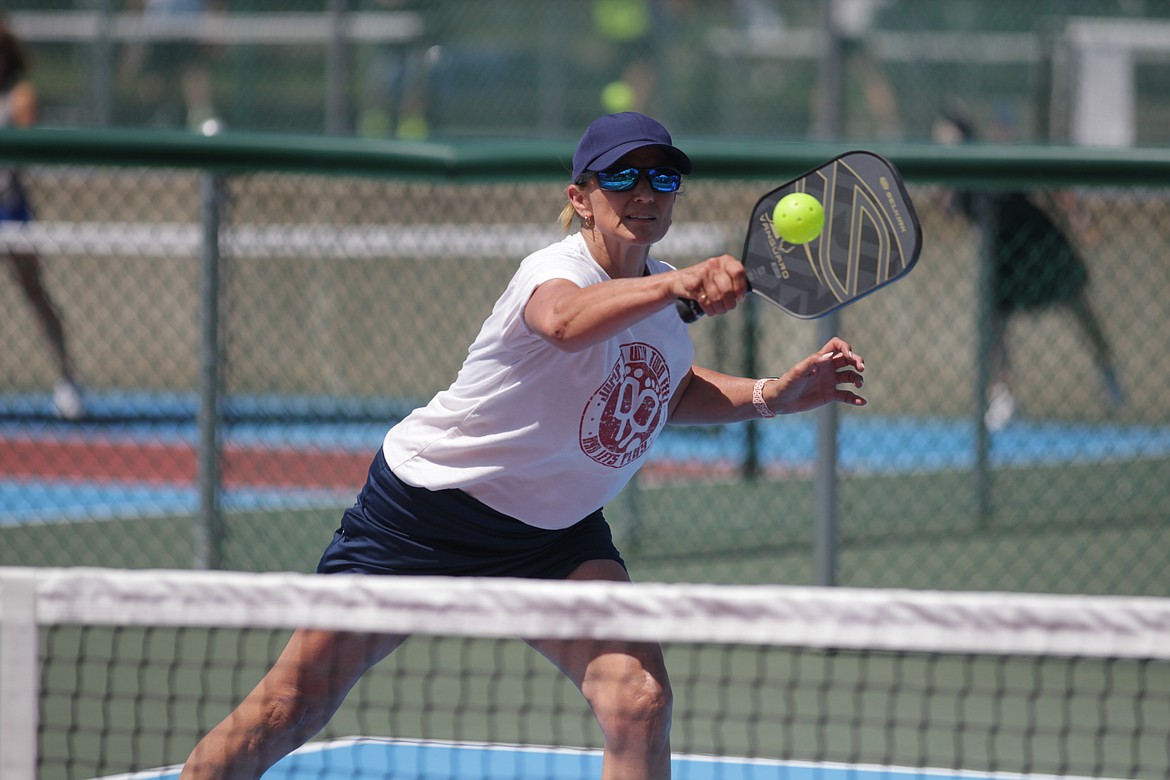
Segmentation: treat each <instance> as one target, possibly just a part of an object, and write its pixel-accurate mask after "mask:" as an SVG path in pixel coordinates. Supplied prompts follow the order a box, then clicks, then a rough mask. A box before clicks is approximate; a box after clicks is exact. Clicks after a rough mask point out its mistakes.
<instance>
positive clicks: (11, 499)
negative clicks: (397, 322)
mask: <svg viewBox="0 0 1170 780" xmlns="http://www.w3.org/2000/svg"><path fill="white" fill-rule="evenodd" d="M87 404H88V408H89V412H90V416H89V417H88V418H87V419H86V420H83V421H78V422H64V421H60V420H57V419H55V417H54V415H53V414H52V409H51V403H50V401H49V399H48V398H47V397H45V396H43V395H41V396H38V395H23V396H6V397H0V448H2V447H3V446H4V443H5V442H6V441H22V442H25V443H27V442H30V441H31V442H34V443H35V442H46V443H49V442H51V443H56V444H62V443H64V444H65V445H79V446H82V447H84V446H87V444H88V445H92V446H94V447H101V446H108V445H111V444H114V445H125V446H130V447H133V446H135V445H136V444H143V443H149V444H151V445H160V444H161V445H162V446H171V447H174V448H177V449H184V448H185V449H186V450H188V451H189V450H192V449H193V448H194V447H195V445H196V442H197V441H198V429H197V427H196V423H195V413H196V399H195V397H194V396H191V395H188V394H169V395H168V394H147V393H109V394H104V395H102V394H91V395H90V396H88V397H87ZM409 409H410V404H409V403H407V402H404V401H401V400H397V401H395V400H393V399H380V400H347V399H337V398H299V397H298V398H289V397H279V398H261V397H257V398H238V397H233V398H231V399H230V400H229V401H227V402H225V410H224V428H223V435H222V440H223V442H224V445H225V446H226V447H233V446H234V447H237V448H252V449H253V450H256V449H261V450H264V451H266V452H272V453H277V454H279V453H285V454H286V455H287V456H288V457H291V458H293V459H294V460H295V459H296V458H297V455H298V453H304V452H326V453H334V454H339V455H341V456H343V457H350V458H356V459H357V460H358V461H360V463H359V465H358V466H357V467H356V468H355V469H353V477H352V478H349V477H347V478H346V479H345V480H343V481H340V482H338V483H337V484H330V485H318V486H315V487H305V486H303V485H283V486H279V487H277V486H273V485H264V484H233V485H229V486H228V487H227V489H226V490H225V492H224V494H223V506H224V508H225V509H227V510H229V511H232V510H279V509H282V508H287V507H300V508H304V507H312V506H317V507H336V506H339V505H342V504H345V503H348V502H349V501H351V500H352V499H353V496H354V495H355V494H356V492H357V490H358V489H359V488H360V484H359V483H360V478H361V477H362V476H364V466H363V465H362V464H363V463H366V462H368V458H369V457H371V456H372V454H373V452H374V451H375V449H376V448H377V447H378V446H379V445H380V444H381V441H382V437H383V436H384V435H385V432H386V430H387V428H388V427H389V426H390V425H393V424H394V423H395V422H396V421H397V420H398V419H401V417H402V415H403V414H405V413H406V412H407V411H408V410H409ZM975 428H976V426H975V422H974V421H973V420H970V419H957V418H913V417H890V416H881V415H877V414H872V413H870V412H868V411H865V412H859V413H846V414H843V416H842V421H841V425H840V430H839V434H838V437H839V438H838V441H839V454H838V465H839V467H840V469H841V470H842V472H843V473H845V474H853V475H888V476H896V475H902V474H921V473H936V472H943V471H963V470H970V469H972V468H973V467H974V466H975V464H976V460H977V457H976V449H975V440H976V429H975ZM745 430H746V428H745V426H742V425H732V426H720V427H710V428H704V427H694V428H691V427H674V426H672V427H668V428H667V429H666V430H665V431H664V432H663V433H662V434H661V435H660V436H659V437H658V440H657V441H656V442H655V444H654V446H653V447H651V449H650V452H649V453H648V455H647V456H646V458H647V461H646V470H645V472H644V473H646V474H656V475H660V476H662V477H664V478H666V479H669V478H670V476H671V474H672V473H674V472H676V471H679V473H682V472H681V471H680V470H685V473H686V474H687V475H688V477H689V478H693V477H694V475H695V473H696V471H695V468H696V467H698V468H699V469H700V470H702V469H709V470H710V472H711V473H712V474H719V473H727V472H728V471H729V470H731V471H734V469H736V468H737V467H738V465H739V464H741V463H742V462H743V460H744V458H745V453H746V441H747V437H746V436H745ZM757 432H758V439H757V442H758V459H759V463H760V465H761V466H762V467H763V468H764V469H766V470H770V471H772V472H773V473H777V474H808V473H811V471H812V469H813V467H814V464H815V459H816V442H817V423H816V418H815V416H813V415H795V416H791V417H781V418H777V419H776V420H770V421H768V423H767V424H764V425H759V426H757ZM46 457H49V456H46ZM1167 457H1170V426H1165V425H1140V424H1126V423H1120V422H1078V421H1050V420H1049V421H1046V420H1028V419H1021V420H1018V421H1016V422H1014V423H1013V424H1012V425H1010V426H1008V427H1007V428H1005V429H1004V430H1002V431H999V432H997V433H995V434H993V435H992V437H991V450H990V465H991V466H992V467H993V468H1031V467H1056V466H1069V465H1083V464H1098V463H1107V462H1123V461H1133V460H1141V459H1148V458H1167ZM57 460H60V458H59V457H58V458H57ZM134 476H135V475H127V476H126V477H125V478H121V479H110V478H101V479H99V478H87V476H86V475H85V474H75V473H74V474H69V475H68V476H67V478H54V477H53V476H51V475H47V476H45V477H39V478H36V479H30V478H28V477H22V478H13V477H12V476H11V475H3V474H0V526H5V525H21V524H24V523H29V522H39V523H43V522H54V521H55V522H72V521H93V520H102V519H117V518H120V517H143V516H163V515H185V514H191V513H194V512H195V511H197V508H198V500H199V499H198V495H199V494H198V490H197V487H196V485H195V484H194V483H193V482H192V481H191V480H184V481H180V480H174V481H169V482H167V481H161V482H160V481H158V480H153V481H152V480H146V479H141V478H139V479H135V478H134Z"/></svg>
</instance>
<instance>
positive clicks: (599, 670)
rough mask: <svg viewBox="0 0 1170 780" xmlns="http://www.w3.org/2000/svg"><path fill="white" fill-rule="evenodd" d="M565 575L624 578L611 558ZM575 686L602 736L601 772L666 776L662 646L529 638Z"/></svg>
mask: <svg viewBox="0 0 1170 780" xmlns="http://www.w3.org/2000/svg"><path fill="white" fill-rule="evenodd" d="M569 579H582V580H615V581H622V582H624V581H628V579H629V577H628V575H627V574H626V571H625V569H623V568H622V567H621V565H620V564H618V563H617V562H616V561H609V560H600V561H588V562H586V563H584V564H582V565H581V566H580V567H578V569H577V570H576V571H574V572H573V573H572V574H571V575H570V576H569ZM529 644H530V645H532V647H534V648H536V649H537V650H538V651H540V653H541V654H543V655H544V656H545V657H546V658H548V659H549V660H550V661H552V662H553V663H554V664H555V665H556V666H557V668H558V669H560V670H561V671H562V672H564V673H565V675H566V676H568V678H569V679H570V680H572V681H573V683H574V684H575V685H576V686H577V687H578V688H579V689H580V690H581V693H582V694H584V696H585V699H586V700H587V701H588V702H589V705H590V707H592V708H593V714H594V716H595V717H596V718H597V722H598V723H599V724H600V726H601V731H602V734H603V735H604V737H605V756H604V759H603V764H602V778H609V779H611V780H612V779H614V778H630V777H637V778H645V780H658V779H659V778H668V777H670V718H671V706H672V704H673V698H672V693H671V690H670V681H669V679H668V677H667V674H666V664H665V662H664V661H663V658H662V648H661V647H659V646H658V645H657V644H655V643H639V642H619V641H593V640H538V641H537V640H533V641H529Z"/></svg>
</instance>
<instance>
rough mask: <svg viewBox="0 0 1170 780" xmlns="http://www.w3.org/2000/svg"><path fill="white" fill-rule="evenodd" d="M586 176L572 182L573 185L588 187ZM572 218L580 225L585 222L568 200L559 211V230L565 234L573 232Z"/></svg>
mask: <svg viewBox="0 0 1170 780" xmlns="http://www.w3.org/2000/svg"><path fill="white" fill-rule="evenodd" d="M587 175H588V174H586V176H587ZM586 176H582V177H581V178H580V179H578V180H577V181H576V182H574V184H575V185H576V186H578V187H581V188H584V187H587V186H588V185H589V182H588V181H587V180H586ZM574 218H576V219H577V221H578V222H579V223H580V224H581V225H584V224H585V220H584V219H582V218H581V215H580V214H578V213H577V209H575V208H574V207H573V201H571V200H570V201H567V202H566V203H565V205H564V208H562V209H561V218H560V221H561V229H562V230H564V231H565V232H566V233H571V232H573V219H574Z"/></svg>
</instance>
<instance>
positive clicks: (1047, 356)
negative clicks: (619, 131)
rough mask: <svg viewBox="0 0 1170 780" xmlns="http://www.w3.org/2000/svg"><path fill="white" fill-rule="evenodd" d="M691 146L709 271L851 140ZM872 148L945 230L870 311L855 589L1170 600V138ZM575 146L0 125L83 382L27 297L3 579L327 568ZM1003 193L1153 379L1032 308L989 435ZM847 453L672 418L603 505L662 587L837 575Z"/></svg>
mask: <svg viewBox="0 0 1170 780" xmlns="http://www.w3.org/2000/svg"><path fill="white" fill-rule="evenodd" d="M680 142H681V143H684V144H685V145H686V148H688V150H690V151H692V153H693V156H694V158H695V160H696V163H697V167H698V170H699V171H700V172H701V173H700V174H698V175H696V176H694V177H691V178H690V179H689V180H688V185H687V191H686V192H685V193H684V194H683V195H682V196H681V197H680V199H679V203H678V206H677V207H676V220H675V221H676V224H675V226H674V227H673V228H672V231H671V234H670V236H669V237H668V238H667V240H666V241H664V242H663V244H662V245H661V247H660V250H661V251H660V252H659V254H660V256H662V257H664V259H668V260H671V261H674V262H676V263H679V264H687V263H690V262H694V261H697V260H701V259H703V258H705V257H707V256H709V255H711V254H713V253H717V252H721V251H731V252H733V253H734V252H738V251H739V249H740V244H741V242H742V230H743V224H744V220H745V215H746V214H747V213H748V212H749V210H750V206H751V204H752V203H754V201H755V199H756V197H758V195H759V194H760V193H761V192H762V191H764V190H765V189H767V188H769V185H773V186H774V185H775V184H776V183H779V182H780V181H783V180H784V179H786V178H788V177H790V176H791V175H794V174H796V173H799V172H801V171H803V170H806V169H807V168H809V167H812V166H813V165H814V164H816V163H818V162H820V161H822V160H823V159H827V158H828V157H830V156H833V155H834V154H836V153H838V152H839V151H841V150H842V149H841V147H840V146H838V145H833V144H823V145H820V144H786V145H777V144H762V143H740V144H730V143H727V142H717V141H707V142H704V141H701V140H695V141H692V142H687V141H686V139H681V140H680ZM876 148H877V150H878V151H881V152H884V153H885V154H887V155H888V156H890V157H891V158H892V159H893V160H894V161H895V162H896V163H897V164H898V165H899V167H900V168H901V169H902V171H903V172H904V173H905V174H906V176H907V179H908V181H909V186H910V190H911V193H912V195H913V197H914V199H915V201H916V204H917V206H918V208H919V211H920V212H921V216H922V219H923V229H924V234H925V250H924V254H923V257H922V260H921V262H920V265H919V267H918V268H917V269H916V270H915V271H914V273H913V274H912V275H911V276H910V277H908V278H907V279H906V280H904V281H902V282H899V284H897V285H895V286H893V287H891V288H889V289H887V290H884V291H882V292H881V293H879V294H877V295H874V296H871V297H869V298H867V299H865V300H864V301H861V302H859V303H857V304H856V305H854V306H852V307H850V308H849V309H847V310H845V311H844V312H843V313H842V315H841V320H840V330H841V332H842V335H844V336H845V337H846V338H848V339H850V340H851V341H853V342H854V343H855V344H856V345H857V347H858V349H859V350H861V351H862V353H863V354H864V355H865V357H866V361H867V366H868V369H869V370H868V373H867V386H866V392H867V395H868V397H869V398H870V401H871V403H870V406H869V407H867V408H866V409H864V410H845V411H843V412H842V414H841V416H840V425H839V431H838V434H837V437H836V444H837V447H838V450H837V453H836V455H837V461H838V474H837V477H838V479H837V480H836V482H835V483H834V488H833V493H832V495H831V496H830V497H829V499H830V500H832V501H833V502H834V503H835V505H836V507H837V509H838V517H839V528H838V529H837V530H836V531H835V533H834V534H833V539H832V541H834V542H835V544H834V545H833V551H834V556H835V558H836V567H837V569H836V581H838V582H840V583H841V584H848V585H859V586H862V585H864V586H899V587H915V588H919V587H930V588H947V589H952V588H962V589H1006V590H1036V591H1071V592H1098V593H1138V594H1163V595H1164V594H1165V593H1166V584H1165V577H1164V575H1163V572H1164V570H1165V567H1166V566H1167V564H1168V563H1170V399H1168V397H1167V395H1166V393H1165V392H1164V391H1163V387H1164V385H1165V383H1166V381H1167V379H1168V377H1167V376H1166V374H1167V369H1166V368H1164V367H1163V366H1162V361H1160V359H1159V357H1158V354H1159V350H1160V347H1161V345H1162V344H1165V343H1167V341H1170V332H1168V331H1170V317H1168V316H1167V314H1168V312H1167V306H1168V304H1167V301H1168V300H1170V294H1168V293H1170V266H1168V265H1167V262H1166V257H1167V249H1168V247H1170V227H1167V226H1168V225H1170V218H1168V217H1170V214H1168V213H1167V212H1168V211H1170V202H1168V200H1167V197H1166V196H1167V190H1166V185H1165V182H1167V181H1170V154H1168V153H1166V152H1164V151H1154V150H1114V151H1104V150H1096V151H1090V150H1083V149H1065V148H1043V149H1042V148H1031V147H964V148H961V149H959V148H954V149H951V148H940V147H927V146H913V145H905V146H902V145H899V146H884V147H883V146H880V145H879V146H878V147H876ZM571 151H572V147H571V143H568V142H554V141H549V142H547V143H540V144H532V143H492V142H470V141H468V142H464V143H459V144H437V143H396V142H383V143H370V142H362V141H356V140H353V139H309V138H304V137H297V136H291V137H289V136H284V137H274V136H260V135H248V134H236V135H225V136H221V137H211V138H201V137H197V136H193V135H186V134H167V133H161V134H160V133H150V134H135V133H124V132H114V131H104V132H69V131H53V130H40V131H23V132H16V131H10V132H5V133H3V134H2V135H0V162H2V163H3V164H5V165H11V166H18V167H19V168H20V169H21V170H22V171H23V179H24V182H25V186H26V189H27V190H28V193H29V197H30V199H31V200H32V202H33V204H34V206H35V208H36V219H35V220H34V221H32V222H30V223H28V224H27V225H23V226H22V225H20V224H17V223H4V224H3V225H2V229H0V242H3V243H4V244H5V246H6V247H7V249H8V250H9V251H10V252H12V251H15V252H17V253H24V254H28V253H29V252H30V251H35V253H36V255H37V256H38V257H39V263H40V267H41V272H42V279H43V282H44V285H45V288H46V289H47V290H48V292H49V294H50V296H51V298H52V299H53V301H54V302H55V304H56V307H57V309H58V311H59V312H60V314H61V315H62V319H63V321H64V323H65V333H66V337H67V344H68V348H69V352H70V358H71V360H72V362H73V363H74V364H75V366H76V370H77V374H78V376H79V378H80V381H81V384H82V386H83V400H84V402H85V412H84V414H83V415H82V416H81V417H80V418H79V419H62V418H61V417H60V416H59V414H58V412H57V410H55V408H54V406H53V400H52V393H51V390H52V388H53V386H54V383H55V382H56V381H57V379H58V377H57V366H56V364H55V362H54V360H53V357H52V353H51V350H50V349H49V348H48V346H47V342H46V340H45V338H44V334H43V333H42V330H41V323H40V322H38V320H37V318H36V317H35V316H34V310H33V308H32V307H31V306H29V305H28V302H27V301H26V300H24V299H23V298H22V296H21V292H20V287H19V286H18V285H16V284H11V283H5V284H0V308H2V309H3V311H4V312H5V316H4V317H3V318H0V343H3V344H4V348H3V349H0V497H2V501H0V506H2V509H0V565H9V564H24V565H102V566H129V567H189V566H192V565H212V566H218V567H223V568H232V569H250V570H274V569H288V570H302V571H303V570H310V569H312V568H313V566H314V565H315V563H316V559H317V556H318V555H319V553H320V550H321V549H322V548H323V546H324V544H325V542H326V541H327V539H328V538H329V535H330V534H331V532H332V529H333V528H334V527H335V526H336V524H337V521H338V518H339V517H340V513H341V511H342V509H343V508H344V507H345V506H346V505H348V504H349V503H350V502H351V501H352V499H353V496H354V495H355V493H356V491H357V489H358V488H359V487H360V485H361V482H362V480H363V478H364V474H365V470H366V467H367V466H368V463H369V459H370V457H371V455H372V453H373V451H374V449H375V448H376V447H377V446H378V444H379V442H380V441H381V438H382V435H383V434H384V432H385V430H386V428H387V427H388V426H389V425H390V424H392V423H393V422H394V421H395V420H396V419H398V418H399V417H400V416H401V415H402V414H403V413H404V412H405V411H407V410H409V409H410V408H411V407H412V406H413V405H414V404H416V403H419V402H421V401H425V400H426V399H427V398H428V397H429V396H430V395H431V394H432V393H434V392H435V391H436V390H438V389H440V388H442V387H444V386H446V385H447V384H448V383H449V382H450V381H451V379H452V378H453V377H454V375H455V372H456V371H457V369H458V367H459V365H460V363H461V361H462V358H463V355H464V354H465V351H466V348H467V345H468V344H469V343H470V342H471V340H472V338H473V337H474V335H475V333H476V332H477V330H478V328H479V325H480V323H481V322H482V320H483V319H484V317H485V316H486V314H487V313H488V311H489V310H490V307H491V305H492V303H493V302H494V300H495V298H496V296H497V295H498V293H499V292H500V291H501V290H502V289H503V287H504V285H505V284H506V281H507V279H508V278H509V276H510V275H511V273H512V272H513V270H514V268H515V267H516V265H517V263H518V262H519V260H520V259H521V258H522V257H523V256H524V255H526V254H527V253H528V252H530V251H533V250H535V249H537V248H539V247H540V246H542V245H543V244H544V243H546V242H548V241H551V240H554V239H555V238H556V237H557V236H558V235H559V228H558V227H557V226H556V224H555V219H556V215H557V213H558V212H559V210H560V206H561V204H562V201H563V197H564V194H563V187H564V179H565V170H566V165H567V160H568V159H569V157H570V155H571ZM992 187H995V188H997V189H1002V188H1004V187H1019V188H1026V189H1027V190H1028V192H1029V193H1030V194H1031V195H1032V196H1034V197H1035V200H1036V202H1037V203H1039V204H1040V205H1041V206H1042V207H1043V209H1044V210H1045V212H1046V213H1049V214H1051V215H1052V217H1053V219H1054V220H1055V221H1056V223H1057V224H1060V225H1062V226H1063V228H1064V229H1065V230H1066V231H1067V234H1068V235H1069V237H1070V241H1071V243H1072V245H1073V246H1074V247H1075V248H1076V249H1077V250H1078V251H1079V252H1080V253H1081V254H1083V256H1084V258H1085V263H1086V265H1087V267H1088V270H1089V278H1090V284H1089V287H1088V288H1087V289H1088V296H1089V300H1090V301H1091V304H1092V306H1093V308H1094V309H1095V310H1096V311H1097V313H1098V315H1099V317H1100V319H1101V322H1102V324H1103V328H1104V331H1105V334H1106V336H1107V338H1108V341H1109V342H1110V344H1111V346H1112V350H1113V359H1114V361H1115V363H1116V366H1117V369H1118V375H1119V378H1120V385H1121V388H1122V389H1123V391H1124V398H1123V399H1119V398H1114V397H1112V396H1111V395H1110V394H1109V393H1108V391H1107V390H1108V388H1106V387H1104V386H1103V385H1102V383H1101V379H1100V377H1099V375H1098V370H1097V367H1096V366H1095V365H1094V362H1093V359H1092V354H1091V351H1090V350H1089V349H1088V347H1087V346H1086V339H1085V337H1084V336H1083V335H1082V333H1081V331H1080V330H1079V329H1078V327H1077V325H1076V324H1075V320H1074V319H1073V317H1072V315H1071V314H1070V313H1069V312H1068V311H1067V310H1066V309H1064V308H1062V307H1051V308H1048V309H1045V310H1042V311H1035V312H1023V313H1020V314H1018V315H1016V316H1013V317H1011V318H1010V319H1009V320H1008V330H1007V335H1008V344H1009V346H1010V352H1011V358H1012V366H1013V369H1014V372H1013V384H1012V391H1013V394H1014V397H1015V400H1016V402H1017V405H1018V409H1017V414H1016V415H1015V417H1014V418H1013V420H1012V421H1011V422H1010V423H1009V424H1007V425H1006V426H1004V427H1002V428H997V429H995V430H991V431H989V430H988V429H987V428H986V427H985V425H984V420H985V417H984V411H985V409H984V406H983V401H984V400H985V399H986V397H987V395H988V390H989V388H988V387H987V386H986V384H987V383H986V381H981V378H982V379H983V380H986V379H988V378H989V377H990V373H989V371H988V369H987V368H986V365H987V364H986V363H985V362H984V360H985V357H986V355H985V353H986V351H987V346H988V344H989V342H988V340H987V338H986V337H985V335H981V334H984V333H985V326H986V324H987V323H986V322H985V315H986V314H987V313H989V312H990V311H991V310H992V307H991V302H990V301H982V302H981V294H982V293H981V290H983V288H984V286H985V285H982V284H981V279H983V278H984V277H983V276H981V272H980V269H981V268H982V267H986V266H982V265H981V262H982V259H985V258H986V257H987V256H988V254H989V252H990V249H989V247H990V246H991V242H990V241H989V240H985V236H989V235H991V233H990V232H989V231H990V230H992V227H991V226H990V225H980V224H978V223H975V222H972V221H971V220H970V219H968V218H967V217H966V216H964V214H963V213H962V212H961V211H959V210H957V209H956V208H955V207H954V205H955V202H956V194H957V193H960V192H965V191H976V192H979V193H988V192H991V191H992V190H991V189H990V188H992ZM1025 238H1026V237H1025ZM1032 243H1037V242H1036V241H1035V240H1033V241H1032ZM1037 281H1038V282H1039V281H1042V279H1040V278H1038V279H1037ZM212 314H214V316H211V315H212ZM692 332H693V334H694V338H695V340H696V343H697V348H698V354H699V360H700V361H701V362H703V363H704V364H706V365H711V366H713V367H716V368H720V369H723V370H727V371H733V372H739V371H742V370H744V366H745V362H746V361H747V360H749V358H750V359H751V360H752V361H753V362H754V369H753V370H755V371H758V372H760V373H768V372H771V373H774V372H775V371H778V370H782V369H783V368H786V367H787V366H788V365H790V364H791V362H793V361H794V360H796V359H798V358H799V357H801V356H803V355H804V354H807V352H809V351H810V350H811V349H813V348H815V346H817V343H816V340H817V337H818V336H817V324H816V323H808V322H800V321H797V320H794V319H791V318H788V317H786V316H784V315H783V314H781V313H779V312H777V311H775V310H772V309H770V308H768V307H766V306H765V305H759V306H752V307H751V308H746V309H740V310H737V311H736V312H735V313H732V314H731V315H729V316H725V317H718V318H714V319H710V320H706V321H703V322H701V323H698V324H697V325H695V326H693V331H692ZM201 410H202V416H201ZM751 442H754V444H751ZM752 446H754V447H755V450H754V452H753V451H752V450H751V449H750V447H752ZM816 455H817V444H816V431H815V422H814V420H813V418H812V417H811V416H802V417H794V418H783V419H779V420H776V421H769V422H767V423H756V424H751V425H745V426H732V427H727V428H717V429H672V430H670V431H669V433H668V434H666V435H664V437H663V438H662V439H661V440H660V442H659V443H658V445H656V449H655V451H654V453H653V454H652V456H651V460H650V462H649V464H648V465H647V466H646V468H645V469H644V470H643V472H642V474H641V475H640V476H639V478H638V480H637V481H636V483H635V484H634V485H633V486H632V487H631V488H630V489H629V490H627V491H626V492H625V493H624V494H623V495H622V496H620V497H619V498H618V499H617V500H616V501H615V502H614V504H613V505H612V506H611V507H610V508H609V509H608V510H607V515H608V516H609V517H610V519H611V522H612V524H613V525H614V527H615V531H616V533H617V535H618V537H619V542H620V545H621V547H622V549H623V552H624V553H625V555H626V557H627V559H628V560H629V562H630V563H631V567H632V571H633V573H634V574H635V576H636V577H638V578H639V579H661V580H692V581H716V582H718V581H736V582H779V583H795V584H805V583H809V582H812V581H813V580H814V577H815V573H814V565H815V562H814V558H813V554H812V551H813V546H814V540H815V534H816V530H815V528H814V521H813V518H814V517H816V516H817V509H816V507H817V504H816V502H817V501H818V500H820V501H823V500H825V498H824V497H823V496H822V497H820V498H818V496H817V489H816V487H815V484H814V477H815V476H816V475H815V463H816ZM749 457H755V458H756V459H757V460H758V464H759V469H758V473H757V474H755V475H750V474H749V473H748V472H747V471H746V470H745V468H744V464H745V461H746V460H747V459H748V458H749Z"/></svg>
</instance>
